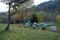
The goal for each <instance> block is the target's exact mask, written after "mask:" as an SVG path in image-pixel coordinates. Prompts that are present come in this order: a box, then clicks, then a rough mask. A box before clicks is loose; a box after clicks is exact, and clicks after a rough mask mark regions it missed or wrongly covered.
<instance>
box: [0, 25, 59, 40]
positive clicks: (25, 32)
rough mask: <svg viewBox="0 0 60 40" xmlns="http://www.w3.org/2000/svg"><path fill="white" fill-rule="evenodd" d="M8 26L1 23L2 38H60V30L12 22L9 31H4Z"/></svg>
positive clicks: (30, 39)
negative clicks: (45, 29)
mask: <svg viewBox="0 0 60 40" xmlns="http://www.w3.org/2000/svg"><path fill="white" fill-rule="evenodd" d="M6 26H7V25H6V24H0V40H60V35H59V34H60V33H59V32H52V31H42V30H41V28H37V29H32V28H24V27H18V25H17V24H12V25H11V26H10V30H9V31H4V29H5V28H6Z"/></svg>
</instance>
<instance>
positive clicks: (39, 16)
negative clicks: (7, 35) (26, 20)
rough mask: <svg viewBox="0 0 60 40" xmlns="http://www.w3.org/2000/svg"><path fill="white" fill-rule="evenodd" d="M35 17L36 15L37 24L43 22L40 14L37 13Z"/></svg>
mask: <svg viewBox="0 0 60 40" xmlns="http://www.w3.org/2000/svg"><path fill="white" fill-rule="evenodd" d="M35 15H36V18H37V20H38V22H43V16H42V15H41V14H40V12H37V13H36V14H35Z"/></svg>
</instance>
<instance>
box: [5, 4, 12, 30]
mask: <svg viewBox="0 0 60 40" xmlns="http://www.w3.org/2000/svg"><path fill="white" fill-rule="evenodd" d="M10 7H11V6H10V3H9V11H8V13H9V14H8V20H9V21H8V25H7V27H6V29H5V30H6V31H8V30H9V26H10Z"/></svg>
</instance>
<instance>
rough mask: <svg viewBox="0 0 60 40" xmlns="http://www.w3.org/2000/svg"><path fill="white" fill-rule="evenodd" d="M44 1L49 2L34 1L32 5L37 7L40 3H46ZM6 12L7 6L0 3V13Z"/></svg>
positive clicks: (42, 0)
mask: <svg viewBox="0 0 60 40" xmlns="http://www.w3.org/2000/svg"><path fill="white" fill-rule="evenodd" d="M46 1H49V0H34V5H38V4H40V3H42V2H46ZM6 11H8V5H6V4H4V3H2V2H0V12H6Z"/></svg>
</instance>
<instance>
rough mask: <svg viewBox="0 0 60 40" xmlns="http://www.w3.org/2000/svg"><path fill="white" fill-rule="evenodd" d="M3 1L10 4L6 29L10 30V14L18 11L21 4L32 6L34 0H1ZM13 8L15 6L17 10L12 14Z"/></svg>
mask: <svg viewBox="0 0 60 40" xmlns="http://www.w3.org/2000/svg"><path fill="white" fill-rule="evenodd" d="M1 1H2V2H4V3H6V4H8V5H9V11H8V13H9V15H8V19H9V22H8V25H7V27H6V29H5V30H6V31H7V30H9V25H10V16H13V15H14V14H15V13H16V12H17V8H18V7H20V6H23V7H24V8H26V7H27V6H28V7H30V6H31V3H32V0H1ZM28 7H27V8H28ZM11 8H13V9H14V10H15V11H14V12H13V13H12V14H10V10H11Z"/></svg>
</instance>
